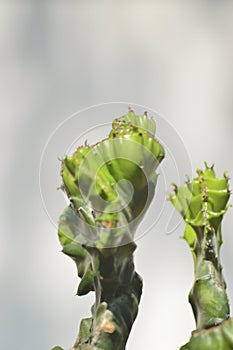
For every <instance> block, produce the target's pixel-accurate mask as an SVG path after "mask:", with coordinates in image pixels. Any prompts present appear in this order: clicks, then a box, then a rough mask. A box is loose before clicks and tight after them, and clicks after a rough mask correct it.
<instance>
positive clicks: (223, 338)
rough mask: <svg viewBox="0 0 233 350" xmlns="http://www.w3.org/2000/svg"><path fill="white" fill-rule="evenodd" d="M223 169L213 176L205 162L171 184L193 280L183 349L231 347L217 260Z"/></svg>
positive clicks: (231, 323) (232, 324) (225, 187)
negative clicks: (190, 321)
mask: <svg viewBox="0 0 233 350" xmlns="http://www.w3.org/2000/svg"><path fill="white" fill-rule="evenodd" d="M230 193H231V192H230V189H229V178H228V177H227V175H226V173H224V175H223V176H222V177H220V178H217V177H216V175H215V171H214V168H213V166H211V167H209V166H208V165H207V164H206V163H205V169H204V170H199V169H198V170H197V177H196V178H194V179H193V180H192V181H191V180H190V179H188V180H187V182H186V184H185V186H182V187H178V186H176V185H174V193H172V194H170V200H171V202H172V204H173V205H174V206H175V208H176V209H177V210H178V212H179V213H180V214H181V215H182V216H183V218H184V221H185V224H186V226H185V231H184V236H183V238H184V239H185V241H186V242H187V243H188V245H189V247H190V250H191V252H192V256H193V261H194V274H195V280H194V283H193V287H192V289H191V291H190V294H189V302H190V304H191V306H192V310H193V314H194V317H195V320H196V327H197V328H196V330H195V331H194V332H193V333H192V336H191V339H190V341H189V343H187V344H186V345H184V346H183V347H182V348H181V349H184V350H202V349H203V350H204V349H205V350H208V349H209V350H215V349H216V350H221V349H222V350H230V349H233V320H232V318H230V317H229V315H230V310H229V301H228V298H227V294H226V283H225V281H224V278H223V274H222V266H221V263H220V247H221V245H222V242H223V241H222V229H221V225H222V219H223V216H224V214H225V213H226V211H227V208H228V206H229V205H228V204H227V203H228V200H229V197H230Z"/></svg>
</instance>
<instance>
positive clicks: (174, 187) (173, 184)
mask: <svg viewBox="0 0 233 350" xmlns="http://www.w3.org/2000/svg"><path fill="white" fill-rule="evenodd" d="M171 185H172V186H173V191H175V192H176V193H177V192H178V186H177V184H175V183H174V182H171Z"/></svg>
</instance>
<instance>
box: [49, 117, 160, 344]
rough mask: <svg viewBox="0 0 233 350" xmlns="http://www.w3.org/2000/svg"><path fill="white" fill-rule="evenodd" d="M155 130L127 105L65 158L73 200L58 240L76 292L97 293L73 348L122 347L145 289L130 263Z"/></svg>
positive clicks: (151, 174) (154, 160)
mask: <svg viewBox="0 0 233 350" xmlns="http://www.w3.org/2000/svg"><path fill="white" fill-rule="evenodd" d="M155 130H156V125H155V122H154V121H153V120H152V119H149V118H148V117H147V115H146V113H145V114H144V115H135V114H134V112H133V111H131V110H130V111H129V112H128V113H127V114H126V115H125V116H123V117H121V118H119V119H115V120H114V121H113V124H112V130H111V132H110V134H109V137H108V138H106V139H104V140H102V141H101V142H98V143H97V144H95V145H92V146H89V145H87V144H85V145H84V146H81V147H79V148H78V149H77V151H76V152H75V153H74V154H73V155H72V156H71V157H68V156H67V157H65V159H64V160H63V161H62V171H61V175H62V179H63V186H62V188H63V189H64V191H65V192H66V194H67V196H68V198H69V200H70V205H69V207H68V208H66V209H65V211H64V213H63V214H62V215H61V217H60V221H59V229H58V235H59V239H60V242H61V244H62V246H63V253H65V254H66V255H67V256H69V257H71V258H72V259H73V260H74V262H75V263H76V265H77V269H78V275H79V277H80V278H81V281H80V284H79V287H78V291H77V294H78V295H85V294H87V293H88V292H90V291H94V292H95V296H96V300H95V303H94V305H93V306H92V309H91V312H92V316H91V317H89V318H86V319H83V320H82V321H81V325H80V331H79V334H78V337H77V340H76V342H75V345H74V347H73V348H72V349H73V350H89V349H91V350H98V349H99V350H100V349H102V350H105V349H106V350H123V349H125V345H126V342H127V339H128V336H129V333H130V330H131V327H132V325H133V322H134V320H135V318H136V316H137V312H138V304H139V301H140V297H141V293H142V279H141V277H140V276H139V275H138V274H137V273H136V272H135V269H134V262H133V253H134V251H135V249H136V244H135V243H134V234H135V231H136V228H137V226H138V224H139V223H140V221H141V220H142V218H143V215H144V214H145V212H146V210H147V208H148V206H149V205H150V203H151V200H152V198H153V195H154V190H155V186H156V181H157V174H156V172H155V171H156V168H157V167H158V165H159V163H160V162H161V161H162V159H163V158H164V149H163V147H162V146H161V145H160V144H159V142H158V141H157V140H156V138H155ZM55 349H60V348H59V347H57V348H54V350H55Z"/></svg>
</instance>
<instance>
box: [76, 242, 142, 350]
mask: <svg viewBox="0 0 233 350" xmlns="http://www.w3.org/2000/svg"><path fill="white" fill-rule="evenodd" d="M135 248H136V246H135V245H134V244H133V243H131V244H128V245H125V246H122V247H119V248H115V249H109V248H105V249H104V250H103V251H102V252H101V251H99V250H97V249H94V248H92V249H91V253H90V252H89V253H90V254H91V256H92V267H93V270H94V273H95V279H94V288H95V295H96V301H95V304H94V305H93V307H92V318H90V319H89V324H88V326H87V323H86V321H85V324H81V327H80V332H79V336H78V338H77V341H76V343H75V346H74V349H77V350H81V349H93V350H97V349H99V350H100V349H109V350H123V349H125V344H126V341H127V339H128V336H129V333H130V330H131V327H132V324H133V322H134V320H135V318H136V316H137V312H138V304H139V301H140V297H141V293H142V280H141V277H140V276H139V275H138V274H137V273H136V272H135V271H134V263H133V251H134V249H135ZM84 327H85V328H86V329H87V330H88V332H89V335H88V337H87V334H88V333H86V335H85V336H84V337H83V328H84Z"/></svg>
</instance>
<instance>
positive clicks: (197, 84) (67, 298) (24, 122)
mask: <svg viewBox="0 0 233 350" xmlns="http://www.w3.org/2000/svg"><path fill="white" fill-rule="evenodd" d="M0 28H1V30H0V46H1V50H0V59H1V75H0V76H1V79H0V85H1V92H2V94H1V95H2V98H1V107H0V108H1V124H2V126H1V138H0V140H1V152H2V156H1V179H2V183H1V184H2V185H1V192H2V193H1V199H2V202H1V213H2V215H1V217H2V220H1V231H0V232H1V244H0V273H1V292H0V293H1V297H0V309H1V313H0V347H1V348H2V349H6V350H10V349H13V348H16V347H17V349H24V350H29V349H32V348H33V349H34V350H49V349H51V347H52V346H54V345H56V344H58V345H61V346H63V347H64V348H65V349H68V348H69V347H70V346H71V345H72V344H73V341H74V339H75V337H76V334H77V330H78V326H79V322H80V320H81V318H82V317H85V316H88V315H89V309H90V305H91V304H92V302H93V295H90V296H87V297H84V298H78V297H75V292H76V288H77V283H78V279H77V277H76V269H75V266H74V264H73V263H72V261H71V260H69V259H68V258H66V257H65V256H63V255H62V254H61V253H60V250H61V247H60V245H59V243H58V239H57V237H56V227H55V226H54V225H53V224H52V223H51V221H50V220H49V218H48V215H47V214H46V212H45V209H44V206H43V204H42V200H41V196H40V188H39V167H40V159H41V155H42V151H43V149H44V147H45V145H46V143H47V141H48V139H49V137H50V135H51V133H53V131H54V130H55V129H56V127H57V126H58V125H59V124H60V123H62V122H63V121H64V120H65V119H66V118H67V117H69V116H70V115H72V114H74V113H76V112H77V111H80V110H81V109H83V108H86V107H89V106H92V105H95V104H101V103H106V102H111V101H115V102H117V101H123V102H124V103H122V104H121V105H120V106H118V107H116V105H114V106H115V107H114V108H113V110H112V114H111V113H110V114H109V116H108V117H106V118H107V119H108V120H107V119H106V118H105V120H104V122H105V123H106V122H107V121H108V122H111V120H112V118H113V117H115V116H117V113H118V111H123V109H124V108H125V109H126V108H127V105H128V104H139V105H143V106H148V108H151V109H153V110H155V111H157V112H158V114H159V115H162V116H163V118H165V120H167V122H168V123H169V125H172V126H173V128H174V130H176V132H177V134H178V135H180V137H181V139H182V140H183V143H184V144H185V146H184V147H185V152H187V153H188V154H189V157H190V160H191V165H192V169H193V173H194V170H195V168H196V167H201V166H202V164H203V160H206V161H208V162H209V163H212V162H214V163H215V164H216V170H217V173H218V174H221V173H222V172H223V171H224V170H228V171H229V174H230V176H232V174H233V158H232V155H231V151H232V147H233V140H232V128H233V119H232V118H233V100H232V90H233V67H232V62H233V3H232V1H214V0H211V1H203V0H202V1H197V0H195V1H177V0H172V1H166V0H163V1H162V0H158V1H149V0H148V1H146V0H143V1H139V0H135V1H130V0H124V1H119V0H118V1H110V0H109V1H104V0H99V1H94V0H93V1H89V0H86V1H78V0H76V1H71V0H64V1H62V0H56V1H53V0H51V1H43V0H41V1H26V0H25V1H23V0H21V1H20V0H18V1H14V0H9V1H8V0H5V1H4V0H2V1H1V2H0ZM123 107H124V108H123ZM123 112H124V111H123ZM155 119H156V115H155ZM99 122H100V121H99V115H98V113H97V114H96V119H93V120H92V119H90V118H89V119H87V118H83V117H82V116H80V122H79V123H76V125H77V129H73V128H72V125H70V132H72V133H73V134H72V140H71V142H73V141H74V134H75V135H76V136H77V138H78V137H79V136H80V132H81V131H82V132H83V131H85V129H88V128H90V127H91V126H96V125H98V123H99ZM68 129H69V128H68ZM68 131H69V130H68ZM68 131H67V132H66V134H65V135H66V136H64V138H65V141H66V142H68V141H67V140H69V132H68ZM74 131H75V133H74ZM98 134H99V135H101V136H105V130H104V131H103V130H101V132H100V131H98ZM57 135H58V136H59V134H57ZM158 135H159V125H158ZM95 136H96V135H95ZM58 139H59V137H58ZM58 139H57V140H58ZM60 140H61V144H60V146H59V147H60V148H59V147H57V148H56V147H55V146H54V149H53V153H54V155H55V154H56V156H60V155H63V154H64V153H65V152H66V149H64V151H63V145H66V146H67V143H64V144H63V141H64V140H63V139H62V138H60ZM90 141H91V142H92V141H94V136H93V140H91V139H90ZM171 143H172V140H171ZM58 144H59V142H58V141H57V143H55V144H54V145H58ZM64 147H65V146H64ZM61 152H62V154H61ZM174 153H175V149H174ZM51 154H52V153H51ZM178 158H179V155H178ZM181 158H182V155H181ZM179 159H180V158H179ZM49 160H51V163H49ZM46 161H47V163H46V164H47V165H48V164H51V166H50V167H49V166H47V167H46V166H44V168H43V171H45V172H44V173H43V179H46V176H47V180H48V182H47V188H45V189H44V190H45V192H46V191H49V189H51V188H53V190H54V193H55V191H56V187H57V186H58V185H59V181H57V182H56V181H53V176H54V175H53V174H55V173H56V174H58V172H59V162H58V161H57V159H54V160H52V158H49V157H48V159H47V160H46ZM53 161H54V162H55V163H53ZM54 164H55V165H54ZM46 169H47V173H46ZM50 175H51V176H50ZM190 175H191V174H190ZM169 181H170V178H169ZM167 182H168V181H167ZM43 186H46V184H44V182H43ZM167 186H168V188H167V190H170V185H169V183H167ZM60 195H61V197H62V194H60ZM56 196H57V194H56V195H55V194H54V197H53V196H52V197H51V196H50V198H52V204H54V208H55V209H56V210H57V212H59V213H60V212H61V210H62V209H63V207H64V206H65V204H64V205H63V204H61V203H58V202H57V201H56V198H58V197H56ZM63 200H64V198H63ZM50 205H51V203H50ZM168 208H169V206H168ZM170 209H171V208H170ZM56 210H55V212H54V213H53V215H54V216H55V214H56ZM167 210H169V209H167ZM57 219H58V218H57ZM54 220H56V218H54ZM165 222H166V220H165V219H164V218H163V220H162V221H161V222H160V223H159V224H157V225H156V227H154V228H153V229H151V230H150V232H148V233H147V234H146V235H145V236H144V237H143V238H142V239H140V240H139V241H138V249H137V251H136V257H135V261H136V267H137V270H138V272H139V273H140V274H141V275H142V276H143V278H144V292H143V297H142V301H141V305H140V312H139V315H138V318H137V320H136V322H135V325H134V327H133V330H132V334H131V336H130V339H129V342H128V344H127V349H128V350H130V349H134V350H140V349H168V350H170V349H177V348H178V347H179V346H180V345H182V344H183V343H185V342H186V341H187V340H188V338H189V336H190V332H191V330H192V329H193V328H194V326H195V325H194V320H193V316H192V312H191V308H190V306H189V305H188V302H187V295H188V292H189V290H190V287H191V284H192V280H193V272H192V271H193V270H192V259H191V254H190V253H189V251H188V247H187V246H186V244H185V242H183V241H182V240H179V238H178V237H179V236H180V235H181V234H182V231H183V228H184V226H183V225H182V224H181V225H180V226H179V227H178V228H177V229H176V230H175V231H174V232H172V234H169V235H168V234H166V232H165V229H164V225H165ZM232 225H233V211H232V209H230V210H229V212H228V214H227V215H226V218H225V221H224V238H225V243H226V244H225V245H224V247H223V249H222V262H223V264H224V274H225V277H226V280H227V283H228V291H229V297H230V299H231V300H232V295H233V278H232V276H233V268H232V264H233V256H232V251H233V248H232V247H233V238H232Z"/></svg>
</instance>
